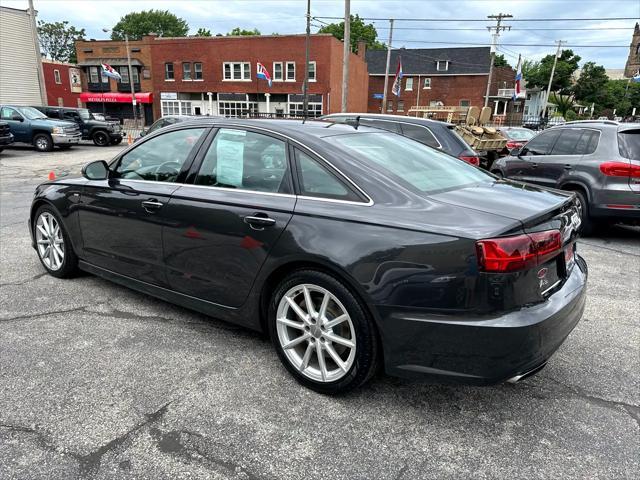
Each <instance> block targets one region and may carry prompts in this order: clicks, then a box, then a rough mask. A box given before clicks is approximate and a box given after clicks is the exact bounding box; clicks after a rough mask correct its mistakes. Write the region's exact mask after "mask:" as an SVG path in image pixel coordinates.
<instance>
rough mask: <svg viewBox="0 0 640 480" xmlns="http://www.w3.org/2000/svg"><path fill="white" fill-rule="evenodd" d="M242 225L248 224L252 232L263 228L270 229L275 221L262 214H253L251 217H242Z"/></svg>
mask: <svg viewBox="0 0 640 480" xmlns="http://www.w3.org/2000/svg"><path fill="white" fill-rule="evenodd" d="M244 223H246V224H248V225H249V226H250V227H251V228H252V229H254V230H264V227H272V226H273V225H275V224H276V221H275V220H274V219H273V218H270V217H268V216H267V215H266V214H264V213H254V214H253V215H249V216H247V217H244Z"/></svg>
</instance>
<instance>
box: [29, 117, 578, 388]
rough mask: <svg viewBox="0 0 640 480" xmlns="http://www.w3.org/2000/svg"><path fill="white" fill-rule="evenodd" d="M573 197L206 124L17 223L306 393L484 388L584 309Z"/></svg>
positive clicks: (318, 134) (427, 158)
mask: <svg viewBox="0 0 640 480" xmlns="http://www.w3.org/2000/svg"><path fill="white" fill-rule="evenodd" d="M579 221H580V220H579V215H578V213H577V207H576V203H575V199H574V197H573V196H572V194H568V193H562V192H557V191H553V190H548V189H544V188H541V187H534V186H530V185H525V184H522V183H515V182H511V181H509V180H499V179H497V178H496V177H494V176H493V175H491V174H489V173H487V172H484V171H482V170H479V169H478V168H476V167H473V166H471V165H468V164H466V163H464V162H460V161H459V160H456V159H454V158H452V157H450V156H448V155H445V154H442V153H440V152H438V151H436V150H434V149H431V148H429V147H426V146H424V145H422V144H420V143H418V142H415V141H413V140H410V139H408V138H405V137H402V136H400V135H397V134H393V133H388V132H384V131H381V130H378V129H371V128H367V127H360V128H357V129H356V128H354V127H353V126H349V125H340V124H334V123H329V122H322V121H308V122H306V123H301V122H298V121H288V120H230V119H210V120H199V121H197V122H182V123H179V124H176V125H173V126H170V127H167V128H164V129H162V130H159V131H157V132H154V133H152V134H151V135H148V136H145V137H144V138H143V139H142V140H141V141H140V142H138V143H136V144H134V145H132V146H130V147H129V148H127V149H126V150H124V151H123V152H122V153H120V154H119V155H118V156H117V157H116V158H114V159H113V160H112V161H111V162H109V163H106V162H103V161H97V162H92V163H90V164H88V165H87V166H85V167H84V169H83V176H82V177H81V178H75V179H71V178H69V179H67V178H64V179H60V180H57V181H53V182H47V183H44V184H42V185H40V186H39V187H38V188H37V190H36V193H35V198H34V200H33V205H32V207H31V214H30V221H29V226H30V229H31V234H32V239H33V246H34V248H35V249H36V250H37V252H38V255H39V258H40V261H41V262H42V264H43V265H44V267H45V268H46V270H47V271H48V272H49V273H50V274H51V275H53V276H56V277H60V278H64V277H69V276H71V275H73V273H74V272H76V271H77V269H82V270H85V271H87V272H91V273H93V274H96V275H99V276H102V277H105V278H107V279H109V280H112V281H114V282H117V283H120V284H123V285H126V286H128V287H131V288H134V289H136V290H139V291H141V292H144V293H147V294H150V295H154V296H156V297H158V298H161V299H163V300H165V301H168V302H172V303H176V304H180V305H183V306H186V307H189V308H192V309H195V310H198V311H200V312H204V313H206V314H209V315H211V316H214V317H217V318H220V319H224V320H227V321H230V322H234V323H237V324H240V325H244V326H246V327H249V328H253V329H256V330H263V331H266V332H268V333H269V334H270V336H271V338H272V340H273V343H274V345H275V349H276V351H277V353H278V355H279V357H280V359H281V360H282V363H283V364H284V366H285V367H286V368H287V369H288V370H289V372H291V374H292V375H293V376H294V377H295V378H296V379H297V380H298V381H299V382H300V383H302V384H303V385H306V386H307V387H309V388H312V389H314V390H317V391H320V392H324V393H337V392H342V391H346V390H348V389H350V388H354V387H357V386H358V385H361V384H362V383H363V382H365V381H366V380H368V379H369V378H370V377H371V376H372V375H373V374H374V373H375V371H376V367H377V366H378V365H383V366H384V369H385V370H386V372H388V373H389V374H392V375H397V376H402V377H421V378H430V379H435V380H440V381H452V382H461V383H471V384H491V383H497V382H503V381H507V380H510V381H515V380H517V379H519V378H523V377H524V376H527V375H529V374H532V373H535V372H536V371H538V370H539V369H540V368H542V367H543V366H544V365H545V363H546V362H547V360H548V359H549V357H550V356H551V355H552V354H553V353H554V351H555V350H556V349H557V348H558V347H559V346H560V345H561V344H562V342H563V341H564V339H565V338H566V337H567V335H568V334H569V333H570V332H571V330H572V329H573V328H574V327H575V325H576V323H577V322H578V320H579V319H580V316H581V315H582V311H583V308H584V303H585V288H586V280H587V267H586V264H585V262H584V261H583V260H582V259H581V258H580V257H579V256H578V255H577V254H576V248H575V240H576V233H575V232H576V229H577V227H578V225H579Z"/></svg>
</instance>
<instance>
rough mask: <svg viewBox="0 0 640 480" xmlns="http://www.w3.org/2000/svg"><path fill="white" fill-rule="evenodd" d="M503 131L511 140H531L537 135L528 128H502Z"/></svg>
mask: <svg viewBox="0 0 640 480" xmlns="http://www.w3.org/2000/svg"><path fill="white" fill-rule="evenodd" d="M500 133H503V134H504V135H506V136H507V138H509V139H510V140H530V139H531V138H533V136H534V135H535V134H534V133H533V132H532V131H531V130H529V129H526V128H510V129H508V130H502V131H501V132H500Z"/></svg>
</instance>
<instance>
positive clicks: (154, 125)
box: [147, 119, 169, 135]
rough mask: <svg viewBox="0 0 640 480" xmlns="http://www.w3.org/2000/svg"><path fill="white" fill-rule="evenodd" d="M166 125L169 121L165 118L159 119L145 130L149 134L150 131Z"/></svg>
mask: <svg viewBox="0 0 640 480" xmlns="http://www.w3.org/2000/svg"><path fill="white" fill-rule="evenodd" d="M167 125H169V122H168V120H167V119H160V120H158V121H157V122H156V123H154V124H153V125H151V128H150V129H149V131H148V132H147V135H149V134H150V133H153V132H155V131H156V130H160V129H161V128H162V127H165V126H167Z"/></svg>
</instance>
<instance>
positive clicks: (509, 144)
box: [507, 142, 524, 150]
mask: <svg viewBox="0 0 640 480" xmlns="http://www.w3.org/2000/svg"><path fill="white" fill-rule="evenodd" d="M522 145H524V144H523V143H522V142H507V148H508V149H509V150H513V149H514V148H518V147H521V146H522Z"/></svg>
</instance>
